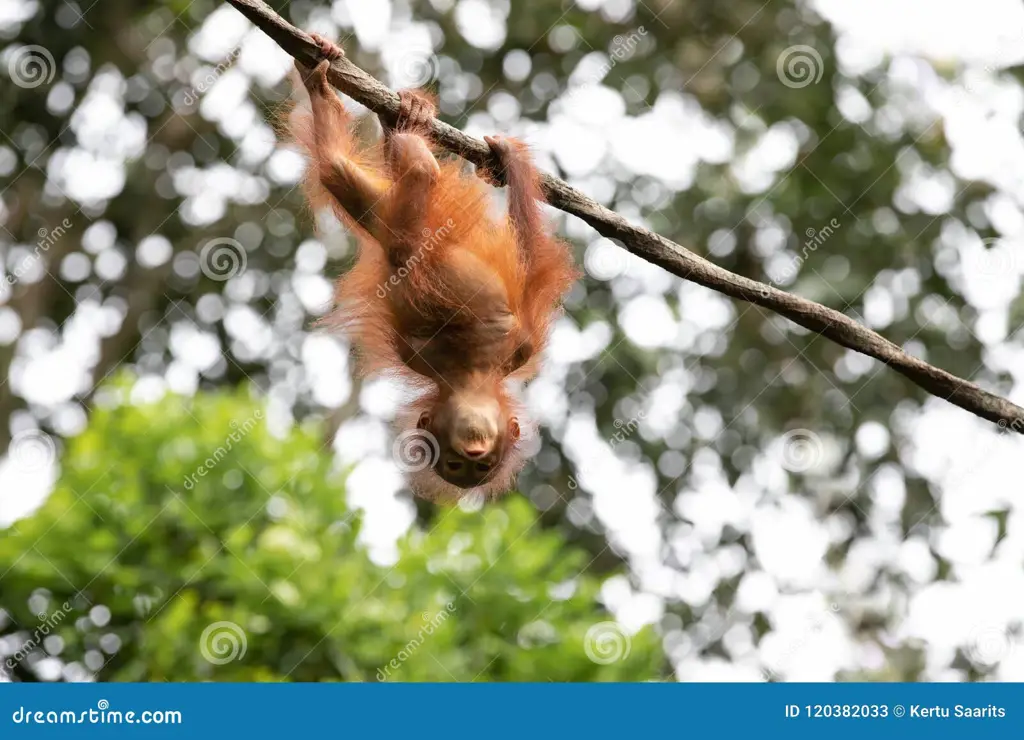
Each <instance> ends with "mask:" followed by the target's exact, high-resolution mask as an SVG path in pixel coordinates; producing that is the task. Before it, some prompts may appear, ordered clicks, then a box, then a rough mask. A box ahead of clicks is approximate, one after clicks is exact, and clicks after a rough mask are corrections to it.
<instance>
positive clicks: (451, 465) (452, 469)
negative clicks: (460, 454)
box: [444, 460, 462, 473]
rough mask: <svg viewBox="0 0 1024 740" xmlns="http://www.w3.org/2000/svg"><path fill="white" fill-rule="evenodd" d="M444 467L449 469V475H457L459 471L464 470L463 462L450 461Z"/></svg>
mask: <svg viewBox="0 0 1024 740" xmlns="http://www.w3.org/2000/svg"><path fill="white" fill-rule="evenodd" d="M444 465H445V467H446V468H448V472H449V473H457V472H458V471H460V470H462V461H461V460H449V461H448V462H446V463H445V464H444Z"/></svg>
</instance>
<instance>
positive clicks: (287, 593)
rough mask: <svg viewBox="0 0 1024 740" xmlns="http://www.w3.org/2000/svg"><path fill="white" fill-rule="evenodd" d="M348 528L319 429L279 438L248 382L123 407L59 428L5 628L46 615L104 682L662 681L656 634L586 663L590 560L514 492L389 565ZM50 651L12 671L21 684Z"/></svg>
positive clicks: (25, 628) (448, 518) (10, 592)
mask: <svg viewBox="0 0 1024 740" xmlns="http://www.w3.org/2000/svg"><path fill="white" fill-rule="evenodd" d="M359 526H360V524H359V518H358V517H357V516H355V515H354V514H353V512H351V511H350V510H349V509H348V508H347V507H346V505H345V491H344V476H343V474H341V473H339V472H338V471H337V470H335V469H334V468H333V466H332V461H331V457H330V456H329V455H328V454H324V452H323V450H322V440H321V437H320V436H319V434H318V433H317V430H316V429H315V428H313V427H308V428H293V429H291V430H290V431H288V432H287V433H286V434H284V435H283V436H275V435H274V434H273V433H272V431H271V429H269V428H268V421H267V418H266V415H265V414H264V413H263V412H262V410H261V409H260V408H259V407H258V406H257V405H256V403H254V402H253V401H252V400H251V399H249V398H247V397H246V395H245V394H244V393H243V392H236V393H234V394H233V395H200V396H198V397H197V398H195V399H186V398H181V397H177V396H167V397H165V398H164V399H163V400H161V401H160V402H159V403H155V404H148V405H129V404H124V403H117V404H115V405H112V406H111V407H108V408H105V409H101V410H98V411H96V412H95V413H94V414H93V416H92V419H91V422H90V424H89V427H88V429H87V430H86V431H85V432H84V433H83V434H82V435H80V436H78V437H76V438H75V439H73V440H71V441H70V443H69V447H68V450H67V452H66V454H65V455H64V457H63V460H62V470H61V474H60V479H59V482H58V484H57V487H56V490H55V491H54V493H53V495H52V496H51V497H50V498H49V499H48V500H47V502H46V504H45V505H44V506H43V507H42V508H41V509H40V510H39V511H38V512H37V513H36V514H35V515H33V516H31V517H29V518H27V519H24V520H22V521H19V522H17V523H16V524H15V525H14V526H13V527H12V529H11V530H10V531H8V532H5V533H4V535H3V536H2V537H0V574H5V575H3V581H2V583H3V586H2V591H0V603H2V605H3V606H4V608H6V609H7V610H8V612H9V615H8V616H9V623H8V624H7V625H6V626H5V627H3V628H2V629H0V632H7V633H11V632H14V631H19V630H20V631H21V632H22V633H23V637H25V635H24V633H28V637H29V638H30V639H31V637H32V636H33V632H36V633H37V634H38V625H40V624H42V623H40V622H39V619H40V617H39V612H40V611H41V612H43V613H45V615H46V616H47V618H48V619H47V620H46V621H48V622H50V623H52V624H53V625H54V627H53V629H52V630H51V629H49V628H48V629H47V630H46V632H48V633H49V634H50V635H53V634H56V635H59V637H60V638H61V640H62V645H57V646H56V647H55V644H54V643H55V641H52V640H51V641H50V642H48V643H45V648H46V649H48V650H50V651H51V652H54V653H59V656H58V657H59V659H60V660H61V661H63V662H64V663H65V664H68V663H72V662H74V661H78V662H79V663H84V664H85V665H87V666H89V667H90V668H91V669H93V670H96V671H97V673H98V676H99V678H100V679H101V680H113V681H144V680H150V681H182V680H215V681H279V680H295V681H316V680H348V681H371V680H380V679H382V678H383V679H385V680H398V681H450V680H451V681H473V680H497V681H547V680H552V681H595V680H596V681H600V680H645V679H655V678H657V677H658V676H659V671H660V669H661V665H662V661H663V657H662V656H661V653H660V648H659V647H658V641H657V639H656V637H655V636H654V635H653V634H652V633H651V632H650V631H649V630H648V631H644V632H641V633H640V634H638V635H635V636H633V637H632V639H631V642H630V645H629V647H630V650H629V654H628V655H627V656H624V658H623V659H622V660H618V661H615V662H612V663H610V664H608V665H601V664H599V663H596V662H594V661H592V660H590V659H589V658H588V657H587V651H586V650H585V644H586V643H587V640H586V635H587V631H588V629H590V628H591V627H592V626H593V625H595V624H597V623H600V622H603V621H607V620H609V619H610V617H609V616H608V615H607V614H605V613H604V612H603V611H602V610H601V609H600V607H599V606H597V604H596V600H595V599H596V594H597V590H598V586H599V584H598V582H597V581H596V580H595V579H594V578H593V577H592V576H589V575H587V574H586V573H584V570H585V568H586V566H587V563H588V561H589V557H588V556H586V555H585V554H584V553H583V552H582V551H580V550H570V549H568V548H567V547H566V545H565V543H564V542H563V541H562V538H561V535H560V534H558V533H557V532H555V531H551V530H542V529H540V528H539V527H538V526H537V520H536V516H535V513H534V511H533V509H532V507H531V506H530V505H529V504H528V503H527V502H525V501H524V500H523V499H521V498H518V497H513V498H510V499H508V500H506V501H505V502H504V503H502V504H498V505H493V506H489V507H487V508H485V509H483V510H482V511H477V512H467V511H462V510H460V509H457V508H453V509H446V510H443V511H441V512H440V514H439V515H438V517H437V520H436V522H435V524H434V526H433V527H432V528H431V530H430V531H429V532H423V531H418V530H416V531H413V532H411V533H410V534H409V535H408V536H406V537H405V538H404V539H403V540H402V541H401V542H400V548H399V549H400V557H399V559H398V561H397V563H396V564H395V565H394V567H381V566H379V565H376V564H374V563H373V562H371V560H370V559H369V557H368V556H367V554H366V552H365V551H364V550H363V549H362V548H361V547H360V546H359V544H358V543H357V539H358V532H359ZM33 594H35V595H36V596H35V598H33ZM40 595H42V596H44V597H45V599H46V606H45V608H43V609H40V608H39V606H40V603H41V600H40V598H39V597H40ZM30 602H31V605H30ZM65 602H67V603H68V604H70V610H69V611H68V613H67V614H63V609H62V608H61V605H62V604H64V603H65ZM107 610H109V620H108V618H107V617H108V615H107V613H106V612H107ZM55 615H59V616H55ZM218 622H222V623H230V624H223V625H220V626H218V627H214V628H210V626H211V625H214V624H215V623H218ZM2 624H3V621H2V620H0V625H2ZM208 628H210V630H208ZM204 630H206V631H207V633H206V635H205V636H204ZM111 635H113V636H116V637H111ZM243 640H244V643H245V651H244V655H242V654H241V652H242V650H241V645H242V641H243ZM115 648H116V649H115ZM592 648H593V651H596V654H597V657H598V658H599V659H600V658H601V657H602V656H603V655H606V653H604V652H602V651H601V647H600V646H599V645H593V646H592ZM45 651H46V650H44V649H43V648H42V647H41V648H40V649H38V650H36V651H35V652H33V653H32V654H31V655H30V656H29V657H28V658H27V659H25V660H23V661H21V662H19V663H17V664H16V665H15V666H14V669H15V671H16V673H17V674H18V675H19V676H20V677H23V678H26V679H28V678H32V677H33V675H34V674H33V671H32V670H31V666H32V665H34V664H36V662H37V660H38V659H39V658H41V657H44V652H45ZM204 652H205V653H206V654H207V655H209V656H210V657H212V658H213V659H214V661H215V662H211V661H210V660H207V659H206V658H204ZM232 654H235V655H236V657H235V659H233V660H228V658H230V657H231V656H232ZM222 661H226V662H222ZM392 661H394V662H392ZM12 662H13V661H12ZM99 663H102V667H99ZM8 667H9V668H10V667H11V664H10V663H9V664H8Z"/></svg>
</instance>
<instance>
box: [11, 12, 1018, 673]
mask: <svg viewBox="0 0 1024 740" xmlns="http://www.w3.org/2000/svg"><path fill="white" fill-rule="evenodd" d="M270 4H271V5H272V6H273V7H274V8H275V9H276V10H277V11H278V12H280V13H281V14H282V15H284V16H285V17H286V18H288V19H289V20H290V21H291V22H292V23H294V24H295V25H297V26H299V27H301V28H304V29H307V30H314V31H319V32H320V33H322V34H325V35H327V36H329V37H333V38H337V39H339V40H340V41H341V42H342V43H343V45H344V47H345V49H346V51H347V53H348V54H349V56H350V57H351V58H352V59H353V60H354V61H355V62H356V63H357V64H358V65H360V66H361V67H363V68H364V69H366V70H368V71H370V72H371V73H373V74H375V75H376V76H378V77H379V78H380V79H382V80H384V81H385V82H387V83H388V84H390V85H391V86H392V87H393V88H399V87H405V86H415V85H429V86H431V87H432V88H433V89H434V90H436V91H437V92H438V94H439V96H440V111H441V116H442V118H443V119H444V120H445V121H447V122H448V123H451V124H452V125H454V126H457V127H459V128H462V129H463V130H465V131H467V132H468V133H471V134H473V135H476V136H481V135H483V134H489V133H494V132H507V133H511V134H513V135H516V136H519V137H521V138H524V139H525V140H526V141H527V142H529V144H530V145H531V146H532V148H533V150H534V152H535V155H536V158H537V161H538V163H539V164H540V166H541V167H542V168H544V169H546V170H548V171H550V172H553V173H555V174H557V175H558V176H560V177H562V178H564V179H565V180H566V181H568V182H569V183H571V184H572V185H574V186H575V187H577V188H579V189H581V190H582V191H584V192H586V193H588V194H589V195H590V196H592V197H593V198H595V199H597V200H599V201H600V202H601V203H603V204H605V205H607V206H608V207H610V208H612V209H614V210H616V211H618V212H619V213H622V214H623V215H625V216H626V217H628V218H630V219H632V220H634V221H636V222H638V223H642V224H644V225H646V226H648V227H650V228H651V229H653V230H656V231H658V232H659V233H661V234H664V235H665V236H667V237H669V238H671V239H673V240H675V241H677V242H679V243H680V244H683V245H686V246H688V247H689V248H692V249H693V250H695V251H697V252H698V253H700V254H703V255H706V256H707V257H708V258H709V259H711V260H713V261H715V262H716V263H718V264H720V265H722V266H724V267H726V268H728V269H730V270H732V271H734V272H737V273H739V274H742V275H746V276H749V277H752V278H756V279H760V280H763V281H766V282H771V283H773V284H775V285H777V286H779V287H782V288H784V289H787V290H791V291H793V292H796V293H798V294H800V295H802V296H805V297H807V298H811V299H813V300H816V301H819V302H821V303H824V304H826V305H828V306H831V307H833V308H836V309H838V310H841V311H844V312H846V313H847V314H848V315H850V316H853V317H855V318H856V319H857V320H859V321H861V322H863V323H865V324H866V325H868V326H870V327H871V328H873V329H875V330H877V331H879V332H881V333H883V334H884V335H885V336H886V337H888V338H889V339H891V340H892V341H894V342H896V343H898V344H900V345H902V346H904V347H905V348H907V349H908V351H911V352H912V353H914V354H917V355H919V356H922V357H925V358H927V359H928V360H929V361H930V362H932V363H934V364H936V365H939V366H940V367H943V368H944V369H947V370H949V371H951V372H953V373H955V374H957V375H959V376H961V377H964V378H969V379H972V380H973V381H974V382H976V383H978V384H980V385H982V386H984V387H985V388H988V389H990V390H993V391H995V392H998V393H1000V394H1002V395H1005V396H1007V397H1008V398H1010V399H1011V400H1014V401H1016V402H1017V403H1022V402H1024V385H1022V383H1024V344H1022V339H1024V333H1022V332H1021V323H1022V319H1024V298H1022V294H1021V276H1022V273H1024V211H1022V208H1024V141H1022V138H1021V131H1020V126H1021V120H1022V113H1024V89H1022V86H1021V79H1022V77H1021V68H1020V67H1019V66H1018V65H1020V63H1021V62H1022V60H1024V6H1022V5H1021V4H1020V3H1019V2H1017V1H1016V0H976V1H975V2H973V3H971V4H970V5H969V7H967V6H965V5H964V4H963V3H961V2H957V1H956V0H930V1H929V2H927V3H925V2H919V1H917V0H859V1H858V2H849V1H848V0H813V1H810V2H789V1H788V0H768V2H762V1H761V0H732V1H730V2H718V3H713V2H698V1H696V0H579V1H578V2H569V1H568V0H531V1H530V2H510V1H509V0H429V1H427V0H408V1H406V2H397V1H393V0H377V1H375V2H365V1H361V0H335V1H334V2H329V1H328V0H324V1H323V2H308V1H306V0H293V1H292V2H280V1H275V2H272V3H270ZM290 67H291V60H290V58H289V57H288V56H287V55H285V54H284V53H283V52H282V51H280V50H279V49H278V48H277V47H276V46H275V45H274V43H273V42H271V41H270V40H269V39H268V38H267V37H266V36H264V35H263V34H262V33H260V32H259V31H255V30H254V29H253V28H252V27H251V25H250V24H248V23H247V22H246V21H245V20H244V19H243V18H242V16H241V15H239V14H238V13H237V12H236V11H235V10H234V9H232V8H230V7H229V6H227V5H226V4H225V3H221V2H215V1H214V0H196V1H195V2H190V1H189V0H164V1H158V2H133V1H132V0H103V2H102V3H100V2H98V1H97V0H80V1H79V2H71V1H65V0H2V1H0V264H2V267H3V276H4V279H3V280H0V451H4V450H5V451H6V452H5V453H4V454H3V456H2V457H0V677H2V680H22V681H31V680H46V681H55V680H68V681H82V680H410V681H411V680H436V681H450V680H455V681H472V680H536V681H545V680H552V681H562V680H579V681H591V680H686V681H692V680H701V681H708V680H733V681H735V680H743V681H764V680H769V681H783V680H810V681H830V680H851V679H852V680H924V679H928V680H954V681H964V680H1024V625H1022V622H1024V513H1022V508H1021V503H1020V502H1021V496H1022V493H1024V491H1022V485H1021V479H1022V477H1021V472H1022V467H1021V464H1020V460H1021V454H1020V445H1021V442H1020V440H1019V438H1018V437H1015V436H1011V435H1009V434H1006V433H1002V432H1001V431H1000V430H999V429H998V428H996V427H994V426H992V425H989V424H987V423H985V422H982V421H980V420H977V419H975V418H973V417H971V416H970V415H969V414H967V413H966V412H964V411H961V410H960V409H958V408H956V407H953V406H952V405H950V404H948V403H945V402H944V401H942V400H940V399H934V398H930V397H927V396H926V395H924V394H923V393H922V392H921V391H919V390H918V389H917V388H916V387H914V386H913V385H911V384H910V383H909V382H908V381H907V380H905V379H903V378H902V377H901V376H899V375H897V374H895V373H893V372H891V371H889V370H887V369H886V368H885V367H883V366H882V365H881V364H879V363H877V362H875V361H873V360H870V359H867V358H864V357H862V356H859V355H857V354H855V353H853V352H850V351H848V350H845V349H843V348H841V347H838V346H836V345H834V344H832V343H830V342H828V341H826V340H824V339H821V338H819V337H817V336H815V335H813V334H811V333H809V332H807V331H805V330H803V329H801V328H800V327H797V326H795V325H794V324H792V323H790V322H789V321H787V320H784V319H781V318H780V317H778V316H775V315H772V314H770V313H768V312H766V311H764V310H762V309H760V308H757V307H753V306H750V305H746V304H741V303H737V302H734V301H731V300H729V299H726V298H724V297H722V296H720V295H717V294H715V293H713V292H711V291H709V290H707V289H704V288H700V287H698V286H695V285H692V284H688V283H686V282H683V281H681V280H679V279H677V278H674V277H672V276H670V275H668V274H666V273H665V272H663V271H661V270H660V269H658V268H656V267H653V266H651V265H648V264H646V263H644V262H642V261H640V260H638V259H636V258H634V257H632V256H630V255H629V254H628V253H626V252H625V251H623V250H620V249H618V248H617V247H616V246H614V245H612V244H610V243H608V242H607V241H606V240H603V239H601V238H600V237H598V235H597V234H596V233H595V232H593V230H591V229H590V228H589V227H587V226H586V225H585V224H583V223H582V222H580V221H579V220H577V219H575V218H572V217H566V216H565V215H564V214H559V213H557V212H555V211H551V212H550V214H549V215H550V217H551V218H552V220H553V221H554V222H555V223H557V225H558V228H559V229H560V231H561V233H562V234H563V235H564V236H566V237H567V238H569V239H570V240H571V241H572V242H573V244H574V247H575V250H576V254H577V257H578V260H579V262H580V263H581V265H582V266H583V267H584V269H585V272H586V278H585V279H584V280H583V281H581V282H580V283H579V284H577V285H576V287H575V288H574V290H573V292H572V294H571V295H570V297H569V300H568V306H567V312H566V315H565V317H564V318H563V319H562V320H561V321H560V322H559V323H558V325H557V328H556V330H555V332H554V336H553V342H552V345H551V348H550V351H549V352H548V354H547V356H546V358H545V365H544V370H543V372H542V374H541V376H540V377H539V378H538V379H537V380H536V381H535V382H534V383H533V384H532V385H531V386H530V387H529V389H528V391H527V398H528V401H529V403H530V406H531V407H532V408H533V409H534V411H535V413H536V414H537V415H538V417H539V418H540V419H541V421H542V422H543V426H542V435H541V440H540V446H539V449H538V451H537V454H536V456H535V457H534V459H533V461H532V463H531V464H530V465H529V466H528V468H527V470H526V471H525V473H524V474H523V475H522V476H521V479H520V485H519V488H520V492H518V493H515V494H513V495H511V496H510V497H509V498H507V499H506V500H504V501H503V502H501V503H499V504H497V505H493V506H487V507H484V508H481V507H480V505H479V503H478V502H473V501H468V502H466V503H465V504H464V505H463V506H461V507H457V508H440V509H439V508H435V507H433V506H431V505H428V504H425V503H423V502H417V501H414V500H413V499H412V498H411V497H410V495H409V494H408V492H407V491H405V490H403V487H402V477H401V475H400V471H399V470H398V468H397V466H396V464H395V461H394V460H393V459H392V454H391V452H392V450H391V441H390V438H389V435H388V423H389V420H390V418H391V417H392V415H393V414H394V412H395V404H396V401H397V397H398V396H397V393H396V389H395V388H393V387H391V386H389V385H388V384H387V383H385V382H382V381H377V380H370V381H361V380H358V379H356V378H355V377H353V375H352V365H351V361H350V358H349V354H348V347H347V346H346V344H345V342H344V341H343V340H341V339H339V338H337V337H332V336H329V335H327V334H325V333H324V332H322V331H318V330H317V329H316V328H315V326H314V323H315V321H316V319H317V318H318V317H320V316H322V315H323V314H324V313H325V312H326V311H327V310H329V307H330V297H331V283H332V279H333V278H334V277H335V276H336V275H338V274H339V273H341V272H342V271H344V269H345V267H346V265H347V264H348V263H349V262H350V260H351V259H352V256H353V248H354V245H353V242H352V240H351V239H350V238H349V237H348V236H347V235H346V234H345V233H344V232H343V231H342V230H341V229H339V228H338V226H337V225H336V224H334V223H332V222H331V221H330V219H325V218H323V216H322V214H313V213H310V212H309V211H308V210H307V209H305V207H304V204H303V203H302V200H301V197H300V193H299V191H298V190H297V189H296V184H297V180H298V178H299V176H300V173H301V171H302V166H303V162H302V160H301V159H300V158H299V157H298V155H297V154H296V153H295V152H293V151H289V150H288V149H287V148H283V147H281V146H279V145H278V143H277V139H276V136H275V132H274V127H273V121H274V120H275V117H276V116H277V115H278V114H279V112H280V110H281V108H282V106H283V105H284V104H285V102H286V98H287V92H288V88H287V83H286V81H285V75H286V73H287V72H288V70H289V69H290ZM348 102H349V103H351V101H348ZM352 107H353V109H355V110H357V111H359V110H361V109H360V108H359V106H357V105H355V104H352ZM361 125H362V126H363V128H364V129H365V131H366V132H367V134H368V135H373V133H374V131H375V129H376V122H375V120H374V118H373V116H366V118H365V121H364V122H363V124H361ZM501 197H502V196H501V193H500V192H496V195H495V202H496V207H498V206H499V205H500V199H501ZM317 222H319V226H320V228H319V230H318V231H317V232H316V234H314V226H315V225H317Z"/></svg>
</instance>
